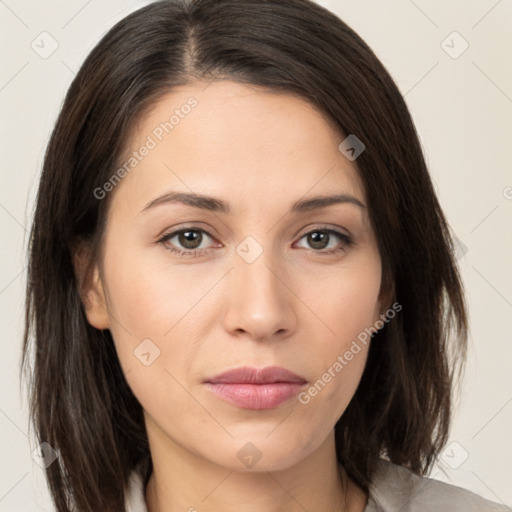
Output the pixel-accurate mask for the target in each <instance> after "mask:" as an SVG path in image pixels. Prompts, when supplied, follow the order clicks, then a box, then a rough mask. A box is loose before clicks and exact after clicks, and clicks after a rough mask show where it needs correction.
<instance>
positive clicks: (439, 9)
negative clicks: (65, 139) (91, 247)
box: [0, 0, 512, 512]
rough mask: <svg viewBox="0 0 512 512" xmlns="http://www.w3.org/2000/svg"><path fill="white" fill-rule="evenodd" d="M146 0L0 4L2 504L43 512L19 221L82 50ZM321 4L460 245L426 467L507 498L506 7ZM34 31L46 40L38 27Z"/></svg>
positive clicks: (375, 1) (493, 1)
mask: <svg viewBox="0 0 512 512" xmlns="http://www.w3.org/2000/svg"><path fill="white" fill-rule="evenodd" d="M145 3H148V2H141V1H131V2H130V1H126V0H109V1H108V2H106V1H102V2H99V1H97V0H89V1H87V0H71V1H70V0H68V1H66V2H65V1H64V0H62V1H57V0H46V1H45V2H36V1H35V0H31V1H28V0H0V17H1V26H0V34H1V38H2V49H3V50H2V53H1V67H0V69H1V71H0V105H1V109H2V123H1V130H2V132H1V136H0V141H1V168H2V170H1V174H0V177H1V186H0V226H1V230H2V231H1V232H2V242H1V246H0V247H1V248H0V315H1V322H2V331H3V336H2V339H1V341H0V344H1V345H0V346H1V354H2V357H0V375H1V384H2V385H1V386H0V434H1V435H0V453H1V454H2V456H1V462H0V511H2V512H14V511H16V512H18V511H20V510H23V511H26V512H35V511H41V510H48V511H49V510H52V508H51V502H50V499H49V495H48V493H47V490H46V487H45V481H44V478H43V474H42V470H41V469H40V468H39V466H38V465H37V464H36V463H35V462H34V460H32V458H31V451H32V450H33V449H34V448H35V445H34V441H33V439H32V438H30V440H29V437H28V422H27V404H26V399H25V397H24V396H21V395H20V390H19V381H18V363H19V357H20V347H21V337H22V320H23V300H24V296H23V293H24V286H25V283H26V274H25V273H26V257H25V253H26V244H27V238H28V231H27V230H28V228H29V225H30V213H31V211H32V206H33V202H34V197H35V193H36V190H37V181H38V177H39V173H40V169H41V163H42V159H43V155H44V148H45V145H46V143H47V140H48V137H49V134H50V130H51V128H52V126H53V123H54V121H55V118H56V116H57V113H58V111H59V108H60V104H61V102H62V100H63V97H64V94H65V91H66V90H67V87H68V86H69V84H70V82H71V80H72V78H73V76H74V74H75V72H76V70H77V69H78V68H79V66H80V64H81V63H82V61H83V59H84V58H85V56H86V55H87V53H88V52H89V51H90V50H91V49H92V47H93V46H94V45H95V44H96V42H97V41H98V40H99V38H100V37H101V36H102V35H103V34H104V33H105V32H106V31H107V30H108V29H109V28H110V27H111V26H112V25H113V24H114V23H115V22H116V21H118V20H119V19H121V18H122V17H124V16H125V15H126V14H128V13H129V12H131V11H133V10H135V9H136V8H138V7H140V6H142V5H144V4H145ZM319 3H321V4H322V5H325V6H326V7H328V8H330V9H331V10H333V11H334V12H335V13H336V14H338V15H339V16H340V17H341V18H342V19H343V20H345V21H346V22H347V23H348V24H349V25H350V26H351V27H352V28H354V29H355V30H356V31H357V32H358V33H359V34H360V35H361V36H362V37H363V39H365V40H366V42H367V43H368V44H369V45H370V46H371V47H372V48H373V49H374V51H375V52H376V54H377V55H378V57H379V58H380V59H381V60H382V62H383V63H384V65H385V66H386V67H387V69H388V70H389V71H390V73H391V74H392V76H393V77H394V78H395V80H396V82H397V84H398V86H399V88H400V90H401V91H402V93H403V94H404V95H405V98H406V101H407V104H408V105H409V107H410V109H411V112H412V115H413V117H414V119H415V122H416V126H417V129H418V131H419V134H420V137H421V140H422V144H423V147H424V150H425V154H426V156H427V160H428V162H429V165H430V169H431V172H432V176H433V179H434V181H435V184H436V188H437V192H438V194H439V197H440V200H441V203H442V205H443V207H444V209H445V211H446V214H447V216H448V219H449V222H450V224H451V226H452V227H453V229H454V231H455V233H456V234H457V237H458V238H459V240H460V241H461V243H462V245H461V251H460V253H459V256H460V258H459V263H460V266H461V270H462V273H463V278H464V281H465V285H466V289H467V293H468V297H469V304H470V316H471V328H472V340H471V345H470V355H469V361H468V367H467V371H466V377H465V380H464V386H463V388H462V396H461V401H460V407H459V408H458V410H457V411H456V416H455V420H454V424H453V429H452V434H451V441H450V443H449V446H448V447H447V449H446V451H445V452H443V454H441V456H440V457H439V460H438V463H437V465H436V468H435V470H434V471H433V472H432V474H431V476H432V477H434V478H437V479H440V480H443V481H446V482H450V483H453V484H455V485H459V486H461V487H465V488H467V489H470V490H472V491H474V492H476V493H478V494H481V495H482V496H484V497H487V498H488V499H491V500H494V501H498V502H503V503H506V504H507V505H509V506H511V505H512V487H511V486H510V478H511V477H510V475H512V438H511V436H510V432H511V427H512V371H511V369H512V368H511V367H512V362H511V361H512V336H511V334H510V331H511V328H510V320H511V319H512V272H511V262H512V229H511V220H512V170H511V156H510V146H511V143H512V66H510V53H511V50H512V2H511V1H510V0H500V1H497V0H479V1H473V2H462V1H453V0H452V1H445V0H435V1H429V2H427V1H426V0H416V1H415V2H413V1H412V0H393V1H387V2H383V1H382V0H380V1H379V0H372V1H369V0H363V1H358V2H354V1H352V0H331V1H323V2H319ZM43 31H46V32H48V33H49V34H50V36H46V35H45V36H40V34H41V33H42V32H43ZM453 32H457V33H458V34H453ZM40 37H46V38H47V39H46V42H47V44H45V48H46V49H51V44H52V40H55V41H56V44H58V47H57V48H56V50H55V51H54V53H53V54H52V55H50V56H48V58H45V59H43V58H41V57H40V55H39V54H38V53H36V52H35V51H34V50H33V49H32V47H31V44H32V42H33V41H34V40H35V43H34V44H37V42H38V41H40ZM39 44H40V46H42V45H41V43H39ZM54 44H55V43H54ZM466 45H467V48H466ZM465 48H466V49H465ZM464 49H465V50H464ZM463 50H464V51H463ZM40 51H42V50H40Z"/></svg>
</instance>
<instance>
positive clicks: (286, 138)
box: [84, 81, 385, 512]
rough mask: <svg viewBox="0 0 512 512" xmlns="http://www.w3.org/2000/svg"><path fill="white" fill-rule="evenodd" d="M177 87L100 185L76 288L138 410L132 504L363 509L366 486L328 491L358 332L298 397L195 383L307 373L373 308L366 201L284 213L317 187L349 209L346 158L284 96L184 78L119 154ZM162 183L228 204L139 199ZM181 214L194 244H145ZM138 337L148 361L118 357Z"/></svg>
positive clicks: (352, 173)
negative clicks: (226, 393) (81, 288)
mask: <svg viewBox="0 0 512 512" xmlns="http://www.w3.org/2000/svg"><path fill="white" fill-rule="evenodd" d="M191 96H194V97H195V98H196V99H197V100H198V105H197V107H196V108H195V109H193V110H192V111H191V113H190V114H189V115H188V116H186V117H185V118H184V119H181V120H180V123H179V125H177V126H176V127H175V128H174V130H173V131H172V132H171V133H170V134H168V135H166V136H164V138H163V140H162V141H161V142H160V143H159V144H158V145H157V147H155V148H154V149H152V150H151V151H150V152H149V154H148V155H147V156H146V157H145V158H144V159H143V160H142V161H141V162H140V163H139V164H138V165H137V166H136V168H135V169H134V170H132V171H131V172H130V173H129V174H127V175H126V177H124V178H123V179H122V181H121V183H119V184H118V185H117V187H116V188H115V190H114V191H112V192H110V193H111V194H113V196H112V197H111V198H110V199H111V200H112V202H111V204H110V207H109V212H108V225H107V229H106V232H105V235H104V239H103V246H102V248H103V252H102V258H101V260H100V261H99V262H98V265H97V266H96V267H94V272H93V279H92V281H91V284H90V286H88V287H87V289H86V290H85V294H84V295H85V298H84V302H86V304H88V306H87V318H88V321H89V322H90V323H91V325H93V326H95V327H97V328H99V329H110V331H111V333H112V335H113V338H114V342H115V346H116V350H117V353H118V356H119V360H120V362H121V365H122V368H123V370H124V372H125V373H126V378H127V381H128V383H129V385H130V387H131V389H132V390H133V393H134V394H135V396H136V397H137V399H138V400H139V401H140V403H141V404H142V407H143V409H144V416H145V422H146V427H147V432H148V437H149V444H150V450H151V456H152V460H153V466H154V471H153V474H152V476H151V479H150V481H149V484H148V487H147V489H146V501H147V505H148V510H149V511H150V512H157V511H158V512H176V511H185V510H191V511H192V510H194V509H197V510H198V511H200V512H213V511H219V510H223V511H226V512H230V511H233V512H234V511H237V512H240V511H242V512H243V511H251V512H255V511H265V512H274V511H275V512H278V511H283V510H286V511H290V512H292V511H303V510H322V511H331V512H335V511H336V512H338V511H340V510H342V509H343V505H342V504H343V500H344V499H345V498H346V501H347V507H346V510H350V511H351V512H354V511H362V510H363V509H364V507H365V505H366V501H367V498H368V497H367V495H366V494H365V493H364V492H363V491H362V489H360V488H359V487H358V486H357V485H356V484H355V482H353V481H352V480H349V482H348V484H349V485H348V490H347V495H346V497H344V496H343V490H342V489H343V486H342V483H341V482H342V480H340V469H341V468H340V467H339V466H338V464H337V461H336V456H335V444H334V426H335V424H336V422H337V420H338V419H339V418H340V417H341V416H342V414H343V412H344V410H345V408H346V407H347V405H348V403H349V402H350V400H351V398H352V397H353V395H354V393H355V391H356V388H357V386H358V384H359V381H360V378H361V375H362V373H363V370H364V366H365V363H366V359H367V352H368V348H369V345H367V346H364V345H362V344H361V350H360V352H359V353H358V354H357V355H355V356H354V357H353V359H352V360H351V361H350V362H349V363H348V364H347V365H346V366H345V367H344V368H343V370H342V371H340V372H338V373H336V374H335V375H336V376H335V377H334V378H332V380H331V381H330V382H329V383H328V384H327V385H326V386H325V387H324V388H323V389H322V390H321V391H320V392H318V394H317V395H316V396H314V397H311V400H310V401H309V402H308V403H307V404H302V403H300V402H299V401H298V400H297V398H296V397H292V399H290V400H288V401H286V402H285V403H282V404H280V405H279V406H278V407H275V408H273V409H268V410H248V409H242V408H239V407H237V406H234V405H232V404H230V403H228V402H226V401H224V400H222V399H221V398H219V397H217V396H216V395H214V394H212V393H211V392H210V391H208V390H207V389H206V387H205V385H204V383H203V380H204V379H205V378H207V377H211V376H214V375H217V374H219V373H221V372H223V371H225V370H227V369H231V368H235V367H239V366H254V367H264V366H268V365H277V366H282V367H285V368H287V369H290V370H292V371H294V372H295V373H297V374H299V375H301V376H303V377H304V378H305V379H306V380H307V381H308V386H311V385H312V384H313V383H314V382H316V381H317V379H318V378H320V377H321V375H322V374H323V373H324V372H326V371H327V369H328V368H329V367H332V365H333V363H334V362H335V361H336V360H337V357H338V356H339V355H343V354H344V353H345V352H346V351H347V350H348V349H349V347H350V346H351V343H352V342H353V340H355V339H356V337H357V336H358V334H360V333H361V332H362V331H364V329H365V328H367V327H370V326H372V325H374V324H375V322H376V321H377V320H378V319H379V315H380V314H381V313H384V311H385V309H384V308H383V304H382V301H381V300H380V299H381V297H380V295H379V291H380V287H381V278H382V269H381V259H380V255H379V251H378V247H377V241H376V237H375V233H374V232H373V229H372V227H371V224H370V219H369V217H368V213H367V209H366V208H361V207H360V206H357V205H354V204H351V203H343V204H334V205H330V206H328V207H325V208H322V209H318V210H313V211H309V212H303V213H297V214H290V213H289V210H290V208H291V206H292V204H293V203H294V202H295V201H297V200H299V199H304V198H309V197H313V196H321V195H332V194H334V193H340V194H342V193H343V194H350V195H352V196H354V197H355V198H357V199H358V200H360V201H361V202H362V203H363V205H366V198H365V194H364V188H363V185H362V182H361V181H360V179H359V177H358V175H357V172H356V169H355V167H354V163H353V162H350V161H349V160H348V159H346V158H345V156H343V155H342V154H341V152H340V151H339V149H338V146H339V144H340V142H341V141H342V140H343V139H344V136H343V135H342V134H340V133H338V132H337V131H336V130H335V129H334V128H333V126H332V125H331V124H330V123H329V122H328V121H327V120H326V119H325V118H324V117H323V116H322V115H321V114H320V113H319V112H318V111H317V110H316V109H315V108H314V107H312V106H311V105H310V104H308V103H306V102H305V101H304V100H302V99H299V98H298V97H295V96H293V95H288V94H280V93H276V92H269V91H265V90H263V89H260V88H257V87H253V86H247V85H241V84H236V83H234V82H230V81H220V82H214V83H212V84H210V85H209V86H207V87H206V84H204V83H195V84H193V85H188V86H186V87H182V88H177V89H174V90H173V91H172V92H171V93H169V94H167V95H165V96H164V97H163V98H161V99H160V100H159V102H158V103H157V104H156V105H155V107H154V108H153V109H152V110H151V111H150V112H149V113H148V114H147V115H145V116H144V117H143V118H142V119H140V121H139V123H138V124H137V127H136V129H135V130H134V131H133V133H132V136H131V137H130V140H129V141H128V145H127V148H128V149H127V154H130V153H131V152H133V151H135V150H137V149H138V148H139V147H140V146H141V145H142V144H143V143H144V141H145V140H146V138H147V136H148V135H149V134H151V133H152V131H153V130H154V129H155V127H157V126H158V125H159V124H160V123H161V122H163V121H164V120H167V119H168V118H169V115H170V114H169V113H172V111H174V110H175V109H176V108H179V107H180V106H181V105H183V104H185V103H186V102H187V99H188V98H190V97H191ZM290 185H293V186H290ZM171 190H174V191H181V192H195V193H200V194H207V195H210V196H214V197H216V198H219V199H222V200H224V201H226V202H228V203H229V204H230V207H231V212H230V213H229V214H225V213H219V212H216V213H214V212H210V211H206V210H201V209H197V208H193V207H191V206H187V205H184V204H181V203H177V202H174V203H167V204H163V205H159V206H157V207H154V208H151V209H148V210H146V211H145V212H144V213H141V211H142V210H143V209H144V207H145V206H146V204H147V203H148V202H150V201H151V200H153V199H155V198H157V197H158V196H160V195H162V194H163V193H165V192H168V191H171ZM183 227H187V228H196V229H198V228H202V229H206V230H207V231H208V232H209V233H211V234H212V238H210V237H209V236H208V235H207V234H206V233H203V238H202V241H200V240H198V241H197V242H196V247H199V250H203V252H202V253H201V254H200V255H199V256H198V257H192V256H190V255H185V256H180V255H179V254H178V253H173V252H171V251H170V250H168V247H172V246H174V247H175V248H177V249H181V250H192V249H190V248H191V247H192V246H193V243H194V242H193V239H192V242H189V245H184V244H186V243H187V240H186V239H185V240H184V239H183V237H181V238H180V237H179V236H174V237H173V238H172V239H168V240H167V241H165V242H158V240H159V239H161V238H162V237H163V236H164V235H166V234H170V233H172V232H175V231H177V230H178V229H181V228H183ZM326 228H330V229H334V230H335V231H338V232H340V233H342V234H345V235H349V236H350V237H351V238H352V240H353V244H352V245H347V244H346V243H345V242H344V241H343V239H339V238H338V237H336V236H335V235H331V237H330V239H328V237H326V238H325V239H324V242H323V244H324V245H323V246H322V245H321V244H317V245H315V244H314V240H311V237H308V236H307V235H308V233H311V232H318V230H320V233H322V231H321V230H322V229H326ZM199 236H200V235H199ZM248 236H251V237H253V238H254V239H255V240H256V241H257V244H259V245H257V247H260V248H261V250H262V251H263V252H262V253H261V254H260V255H259V257H258V258H256V259H255V260H254V261H252V262H251V263H248V262H247V261H246V260H245V259H244V258H242V257H241V256H240V255H239V254H238V253H237V252H236V249H237V247H239V246H240V244H241V243H242V242H243V241H244V240H245V238H246V237H248ZM317 236H318V235H317ZM242 245H243V244H242ZM166 247H167V248H166ZM251 247H252V246H251ZM205 248H210V249H211V250H209V251H207V252H206V251H204V249H205ZM336 248H339V249H340V250H339V251H338V252H336V253H333V254H322V253H325V252H326V251H329V250H331V249H336ZM254 250H255V249H254V248H252V249H251V251H254ZM253 254H254V253H253ZM145 339H150V340H151V342H152V343H153V344H154V346H156V347H158V349H159V350H160V355H159V357H157V358H156V359H155V360H154V361H153V362H152V363H151V364H149V365H148V366H146V365H144V364H143V363H142V362H141V361H140V360H139V359H138V358H137V357H136V356H135V355H134V350H136V349H137V347H138V346H139V345H140V343H141V342H142V341H143V340H145ZM152 350H153V349H152ZM248 442H250V443H252V444H253V445H254V446H255V447H256V448H257V451H258V453H259V454H260V455H261V458H260V459H259V460H258V461H257V463H256V464H255V465H254V466H252V467H247V466H246V465H244V464H243V463H242V462H241V460H240V459H239V458H238V456H237V454H238V452H239V451H240V450H241V449H245V450H247V447H245V448H243V447H244V446H245V445H246V443H248ZM191 507H194V508H191Z"/></svg>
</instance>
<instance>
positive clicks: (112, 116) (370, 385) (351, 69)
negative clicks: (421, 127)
mask: <svg viewBox="0 0 512 512" xmlns="http://www.w3.org/2000/svg"><path fill="white" fill-rule="evenodd" d="M28 283H29V284H28V289H27V316H26V328H25V338H24V359H23V361H24V363H25V364H26V363H27V360H28V353H29V347H30V345H29V338H30V334H31V332H32V331H33V334H34V336H33V339H34V354H35V359H34V363H33V370H32V371H33V379H32V381H31V384H32V388H31V390H32V395H31V415H32V419H33V422H34V425H35V428H36V432H37V435H38V439H39V441H40V442H41V443H43V442H44V443H47V444H45V445H44V449H43V448H42V449H41V450H42V452H43V455H44V456H45V457H46V456H48V454H50V453H51V454H53V455H54V456H53V457H49V456H48V457H47V458H48V464H47V468H46V475H47V478H48V482H49V486H50V491H51V493H52V497H53V500H54V502H55V505H56V507H57V510H58V511H59V512H61V511H68V510H75V511H79V512H82V511H84V512H85V511H90V510H94V511H99V510H101V511H121V510H128V511H133V512H135V511H137V512H139V511H148V512H174V511H177V510H189V511H193V510H198V511H201V512H202V511H218V510H252V511H254V510H265V511H274V510H275V511H278V510H287V511H295V510H297V511H298V510H322V511H324V510H325V511H333V512H334V511H341V510H343V511H347V512H348V511H350V512H356V511H358V512H362V511H365V512H375V511H385V512H388V511H398V510H401V511H404V510H411V511H415V512H419V511H427V510H436V511H437V510H450V511H453V510H465V511H466V510H497V511H503V510H507V509H506V507H504V506H501V505H497V504H494V503H491V502H489V501H487V500H484V499H483V498H481V497H479V496H477V495H475V494H473V493H471V492H469V491H467V490H464V489H461V488H458V487H454V486H450V485H447V484H444V483H441V482H437V481H435V480H430V479H428V478H426V477H425V476H424V475H426V474H427V472H428V471H429V470H430V469H431V467H432V465H433V463H434V462H435V459H436V457H437V456H438V454H439V452H440V450H441V449H442V448H443V446H444V445H445V443H446V440H447V438H448V432H449V425H450V419H451V406H452V401H451V388H452V385H453V383H454V382H455V379H456V376H457V374H456V371H455V369H456V368H459V372H460V369H461V368H462V361H463V358H464V355H465V350H466V335H467V319H466V308H465V302H464V297H463V292H462V285H461V282H460V277H459V274H458V272H457V268H456V265H455V262H454V258H453V256H452V242H451V238H450V234H449V230H448V227H447V223H446V220H445V217H444V216H443V213H442V211H441V209H440V206H439V203H438V201H437V199H436V196H435V194H434V191H433V187H432V183H431V180H430V177H429V174H428V170H427V168H426V165H425V161H424V158H423V155H422V152H421V148H420V144H419V142H418V138H417V135H416V132H415V128H414V125H413V123H412V120H411V118H410V115H409V113H408V110H407V108H406V106H405V103H404V101H403V98H402V97H401V95H400V93H399V91H398V89H397V87H396V85H395V84H394V82H393V80H392V79H391V77H390V76H389V74H388V73H387V71H386V70H385V69H384V68H383V66H382V64H381V63H380V62H379V61H378V59H377V58H376V56H375V55H374V53H373V52H372V51H371V50H370V49H369V48H368V46H367V45H366V44H365V43H364V42H363V41H362V40H361V39H360V38H359V37H358V36H357V35H356V34H355V33H354V32H353V31H352V30H351V29H350V28H349V27H347V26H346V25H345V24H344V23H343V22H342V21H341V20H339V19H338V18H337V17H336V16H334V15H333V14H332V13H330V12H328V11H327V10H325V9H323V8H321V7H319V6H318V5H316V4H314V3H312V2H309V1H308V0H287V1H286V2H283V1H281V0H265V1H257V0H215V1H214V0H182V1H179V0H171V1H161V2H156V3H153V4H151V5H149V6H147V7H145V8H143V9H140V10H138V11H137V12H135V13H133V14H131V15H129V16H128V17H126V18H125V19H124V20H122V21H121V22H120V23H118V24H117V25H116V26H115V27H114V28H112V29H111V30H110V31H109V32H108V33H107V34H106V35H105V37H104V38H103V39H102V41H100V43H99V44H98V45H97V47H96V48H95V49H94V50H93V51H92V52H91V54H90V55H89V56H88V58H87V59H86V61H85V63H84V64H83V66H82V68H81V69H80V71H79V73H78V75H77V76H76V78H75V80H74V81H73V83H72V85H71V87H70V89H69V91H68V94H67V97H66V100H65V103H64V105H63V108H62V111H61V113H60V116H59V118H58V121H57V124H56V126H55V129H54V132H53V134H52V137H51V140H50V142H49V146H48V150H47V154H46V158H45V162H44V168H43V173H42V177H41V183H40V188H39V194H38V199H37V205H36V210H35V215H34V224H33V229H32V235H31V246H30V266H29V280H28ZM450 335H452V338H453V339H451V341H450V343H449V336H450ZM452 344H453V345H452ZM449 352H452V353H453V354H457V356H454V357H449V356H448V354H449ZM458 376H459V377H460V373H459V374H458ZM471 507H472V508H471Z"/></svg>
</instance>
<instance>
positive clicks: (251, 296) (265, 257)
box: [226, 236, 294, 338]
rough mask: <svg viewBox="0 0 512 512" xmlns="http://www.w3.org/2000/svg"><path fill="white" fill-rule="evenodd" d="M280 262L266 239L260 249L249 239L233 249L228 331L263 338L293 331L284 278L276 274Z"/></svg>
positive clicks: (278, 271) (227, 318)
mask: <svg viewBox="0 0 512 512" xmlns="http://www.w3.org/2000/svg"><path fill="white" fill-rule="evenodd" d="M281 263H282V261H281V260H280V259H279V257H278V255H276V254H274V252H273V248H272V245H271V243H270V242H268V240H267V245H266V246H265V247H264V246H263V244H261V243H260V242H259V241H257V240H256V239H255V238H254V237H250V236H249V237H247V238H246V239H245V240H243V241H242V242H241V243H240V244H239V245H238V246H237V247H236V254H235V255H234V264H233V267H234V268H233V270H232V272H230V274H231V278H230V282H231V285H230V290H229V297H230V299H229V309H228V311H227V314H226V327H227V328H228V329H230V330H243V331H245V332H247V333H248V334H249V335H251V336H252V337H254V338H267V337H270V336H272V335H273V334H276V333H277V332H279V331H282V330H285V331H289V330H291V329H292V328H293V319H294V314H293V311H292V307H293V305H292V304H291V302H290V300H291V295H290V291H289V290H288V288H287V286H286V285H285V284H284V283H283V281H285V279H283V278H284V276H282V275H280V273H281V272H283V271H282V269H283V265H282V264H281Z"/></svg>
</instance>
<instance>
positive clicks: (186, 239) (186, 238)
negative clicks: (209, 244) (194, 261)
mask: <svg viewBox="0 0 512 512" xmlns="http://www.w3.org/2000/svg"><path fill="white" fill-rule="evenodd" d="M190 237H191V238H192V239H190ZM201 237H202V235H201V233H199V232H198V231H184V232H183V233H181V234H180V243H181V244H182V245H183V246H184V247H186V248H187V249H196V248H197V246H199V245H201ZM198 239H199V243H198V244H197V240H198ZM194 244H197V245H194Z"/></svg>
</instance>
